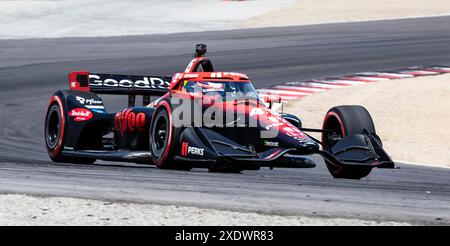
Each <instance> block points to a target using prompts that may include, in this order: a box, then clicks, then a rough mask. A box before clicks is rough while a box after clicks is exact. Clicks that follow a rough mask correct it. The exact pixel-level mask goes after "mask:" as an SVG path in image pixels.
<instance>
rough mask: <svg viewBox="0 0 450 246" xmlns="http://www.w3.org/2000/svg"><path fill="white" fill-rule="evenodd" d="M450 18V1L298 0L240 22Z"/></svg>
mask: <svg viewBox="0 0 450 246" xmlns="http://www.w3.org/2000/svg"><path fill="white" fill-rule="evenodd" d="M442 15H450V1H447V0H444V1H443V0H364V1H360V0H297V1H296V2H295V3H294V4H292V5H289V6H287V7H285V8H282V9H279V10H274V11H272V12H269V13H266V14H262V15H259V16H256V17H251V18H249V19H247V20H246V21H243V22H240V26H241V27H268V26H292V25H309V24H322V23H336V22H352V21H369V20H384V19H396V18H409V17H426V16H442Z"/></svg>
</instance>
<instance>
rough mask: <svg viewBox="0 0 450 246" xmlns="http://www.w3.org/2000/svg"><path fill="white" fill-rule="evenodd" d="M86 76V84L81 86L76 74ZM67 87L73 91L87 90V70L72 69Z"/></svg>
mask: <svg viewBox="0 0 450 246" xmlns="http://www.w3.org/2000/svg"><path fill="white" fill-rule="evenodd" d="M78 75H81V76H87V77H88V82H87V86H85V87H81V86H80V82H79V81H78V80H77V76H78ZM69 88H70V89H71V90H73V91H87V92H88V91H89V90H90V89H89V72H88V71H73V72H70V73H69Z"/></svg>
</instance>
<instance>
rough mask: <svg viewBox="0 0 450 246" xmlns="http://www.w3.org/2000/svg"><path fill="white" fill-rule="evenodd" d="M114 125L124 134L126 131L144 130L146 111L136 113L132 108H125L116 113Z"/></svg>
mask: <svg viewBox="0 0 450 246" xmlns="http://www.w3.org/2000/svg"><path fill="white" fill-rule="evenodd" d="M114 125H115V126H116V129H117V130H118V132H120V134H121V135H122V136H123V134H124V133H125V132H132V133H133V132H136V131H138V132H144V131H145V113H143V112H140V113H135V112H133V111H132V110H131V109H125V110H123V111H121V112H118V113H117V114H116V116H115V118H114Z"/></svg>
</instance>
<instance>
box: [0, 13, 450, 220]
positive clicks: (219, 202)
mask: <svg viewBox="0 0 450 246" xmlns="http://www.w3.org/2000/svg"><path fill="white" fill-rule="evenodd" d="M449 23H450V17H436V18H421V19H404V20H392V21H391V20H390V21H377V22H361V23H348V24H326V25H312V26H303V27H283V28H267V29H254V30H236V31H217V32H204V33H186V34H173V35H149V36H129V37H109V38H61V39H34V40H0V88H1V89H0V117H1V118H0V193H25V194H33V195H42V196H71V197H82V198H93V199H106V200H112V201H130V202H151V203H158V204H178V205H193V206H198V207H210V208H218V209H229V210H234V211H258V212H261V213H277V214H284V215H290V214H297V215H298V214H300V215H311V216H323V217H351V218H362V219H375V220H396V221H407V222H412V223H417V224H450V169H444V168H433V167H421V166H410V165H404V164H401V163H398V165H397V166H398V167H399V168H398V169H394V170H388V169H384V170H382V169H377V170H374V171H373V172H372V174H371V175H369V176H368V177H366V178H364V179H362V180H335V179H333V178H332V177H331V176H330V174H329V173H328V171H327V170H326V168H325V167H324V164H323V162H322V161H321V160H320V159H318V158H316V160H317V164H318V167H317V168H315V169H275V170H268V169H262V170H260V171H246V172H244V173H243V174H217V173H208V172H206V171H205V170H200V169H194V170H193V171H190V172H183V171H168V170H159V169H156V168H153V167H147V166H136V165H126V164H122V163H108V162H99V163H98V164H96V165H75V164H53V163H51V162H50V161H49V159H48V156H47V153H46V150H45V146H44V142H43V125H44V123H43V122H44V114H45V110H46V106H47V102H48V99H49V97H50V95H51V94H52V93H53V92H54V91H56V90H59V89H66V88H67V87H68V83H67V79H66V76H67V73H68V72H69V71H71V70H80V69H87V70H90V71H93V72H103V73H119V74H120V73H124V74H153V75H160V74H161V75H166V74H168V75H170V74H172V73H174V72H177V71H181V70H182V69H184V67H185V66H186V64H187V63H188V62H189V60H190V55H191V53H192V49H193V47H194V45H195V44H196V43H200V42H202V43H206V44H208V45H209V49H210V52H209V58H211V59H212V61H213V63H214V64H215V66H216V68H217V69H218V70H228V71H241V72H245V73H247V74H248V75H249V76H250V77H251V78H253V81H254V83H255V85H256V86H257V87H259V88H260V87H264V86H267V85H271V84H274V83H280V82H289V81H299V80H303V79H311V78H321V77H326V76H334V75H345V74H348V73H355V72H363V71H374V70H384V69H391V68H401V67H406V66H414V65H434V64H450V45H449V44H450V25H449ZM392 83H394V82H392ZM105 101H106V104H107V106H108V109H109V111H113V110H117V109H120V107H122V106H125V105H126V99H125V98H117V97H110V96H108V97H105ZM318 113H320V114H324V113H325V112H318ZM418 117H419V116H418ZM375 121H376V119H375ZM375 123H376V122H375ZM308 127H319V126H308ZM412 134H413V133H412ZM405 137H407V136H405Z"/></svg>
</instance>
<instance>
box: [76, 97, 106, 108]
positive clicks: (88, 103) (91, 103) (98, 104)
mask: <svg viewBox="0 0 450 246" xmlns="http://www.w3.org/2000/svg"><path fill="white" fill-rule="evenodd" d="M75 99H77V101H78V102H80V103H81V104H83V105H84V106H85V107H86V108H89V109H101V110H103V109H105V106H103V102H102V101H101V100H96V99H94V98H84V97H79V96H76V97H75Z"/></svg>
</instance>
